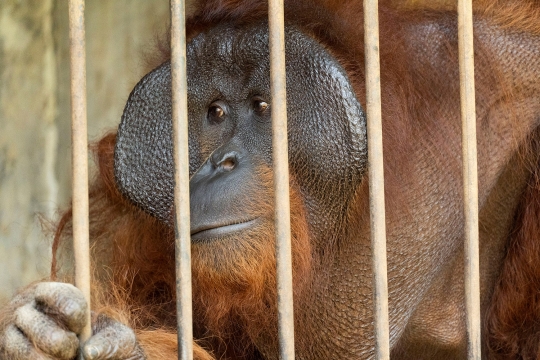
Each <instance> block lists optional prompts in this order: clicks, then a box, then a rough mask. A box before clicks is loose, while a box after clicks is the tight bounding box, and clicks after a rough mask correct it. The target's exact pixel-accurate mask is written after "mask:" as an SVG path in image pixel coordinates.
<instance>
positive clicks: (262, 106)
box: [253, 98, 269, 114]
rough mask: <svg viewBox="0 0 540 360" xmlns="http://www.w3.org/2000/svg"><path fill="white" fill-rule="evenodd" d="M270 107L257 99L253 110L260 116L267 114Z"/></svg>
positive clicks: (254, 101)
mask: <svg viewBox="0 0 540 360" xmlns="http://www.w3.org/2000/svg"><path fill="white" fill-rule="evenodd" d="M268 106H269V105H268V103H267V102H266V101H264V100H262V99H258V98H256V99H255V100H253V109H254V110H255V111H256V112H258V113H259V114H262V113H263V112H265V111H266V109H267V108H268Z"/></svg>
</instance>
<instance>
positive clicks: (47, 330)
mask: <svg viewBox="0 0 540 360" xmlns="http://www.w3.org/2000/svg"><path fill="white" fill-rule="evenodd" d="M15 325H16V326H17V327H18V328H19V329H20V330H21V331H22V332H23V333H24V335H26V337H27V338H28V340H29V341H30V342H31V343H33V344H34V345H35V346H36V347H38V348H39V349H40V350H41V351H43V352H44V353H45V354H47V355H52V356H54V358H57V359H65V360H69V359H73V358H74V357H75V355H76V354H77V349H78V348H79V339H78V338H77V335H76V334H75V333H73V332H71V331H66V330H64V329H62V328H61V327H60V326H58V324H56V322H55V321H54V320H53V319H51V318H50V317H49V316H47V315H45V314H43V313H42V312H40V311H38V310H36V309H35V308H34V304H33V303H30V304H26V305H24V306H22V307H20V308H18V309H17V310H16V311H15Z"/></svg>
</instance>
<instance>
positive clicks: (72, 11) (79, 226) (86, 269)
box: [69, 0, 92, 342]
mask: <svg viewBox="0 0 540 360" xmlns="http://www.w3.org/2000/svg"><path fill="white" fill-rule="evenodd" d="M69 46H70V62H71V141H72V153H71V156H72V171H73V173H72V191H73V194H72V195H73V200H72V208H73V250H74V256H75V285H76V286H77V287H78V288H79V289H80V290H81V291H82V293H83V295H84V298H85V299H86V302H87V304H88V309H89V310H90V246H89V245H90V241H89V236H90V235H89V220H88V138H87V119H86V44H85V29H84V0H70V1H69ZM91 335H92V327H91V320H90V311H88V313H87V317H86V325H85V327H84V328H83V330H82V331H81V334H80V340H81V341H82V342H84V341H86V340H87V339H88V338H89V337H90V336H91Z"/></svg>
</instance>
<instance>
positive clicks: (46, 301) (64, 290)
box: [35, 282, 88, 333]
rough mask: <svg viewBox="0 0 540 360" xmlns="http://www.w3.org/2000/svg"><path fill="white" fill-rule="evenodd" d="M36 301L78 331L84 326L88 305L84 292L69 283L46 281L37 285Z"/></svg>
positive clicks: (46, 310) (58, 319)
mask: <svg viewBox="0 0 540 360" xmlns="http://www.w3.org/2000/svg"><path fill="white" fill-rule="evenodd" d="M35 298H36V302H37V303H38V304H39V305H40V306H43V307H44V311H45V312H48V313H51V316H53V315H52V314H54V317H55V318H56V320H57V321H59V322H61V323H63V324H64V325H65V326H66V327H67V328H68V329H70V330H72V331H74V332H76V333H78V332H80V330H81V329H82V328H83V327H84V324H85V319H86V314H87V311H88V305H87V303H86V300H85V299H84V296H83V294H82V293H81V291H80V290H79V289H77V288H76V287H75V286H73V285H71V284H67V283H57V282H44V283H40V284H39V285H38V286H37V287H36V291H35Z"/></svg>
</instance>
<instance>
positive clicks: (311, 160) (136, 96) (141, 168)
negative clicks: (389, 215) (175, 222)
mask: <svg viewBox="0 0 540 360" xmlns="http://www.w3.org/2000/svg"><path fill="white" fill-rule="evenodd" d="M286 48H287V59H286V60H287V62H286V63H287V91H288V98H287V103H288V104H287V105H288V121H289V159H290V166H291V173H292V175H293V176H295V177H296V179H297V180H298V182H299V185H300V188H301V189H302V193H303V194H304V196H305V199H306V203H307V204H308V207H309V208H310V209H312V210H313V211H312V212H311V214H313V215H314V216H319V215H321V214H323V216H324V217H327V218H328V220H330V219H331V220H335V219H336V218H338V217H339V216H340V215H341V213H342V211H341V208H337V207H335V204H342V206H346V205H347V202H348V199H349V198H350V195H351V192H352V191H353V190H354V189H355V188H356V187H357V185H358V183H359V181H360V179H361V175H362V173H363V171H364V168H365V165H366V154H367V148H366V128H365V118H364V113H363V111H362V108H361V106H360V104H359V102H358V100H357V99H356V96H355V94H354V92H353V90H352V88H351V85H350V84H349V81H348V79H347V76H346V74H345V73H344V71H343V69H342V68H341V66H340V65H339V64H338V62H337V61H336V60H335V59H334V58H333V57H332V56H331V55H330V54H329V53H328V52H327V51H326V50H325V49H324V48H322V47H321V45H320V44H319V43H317V42H315V41H314V40H313V39H311V38H310V37H308V36H306V35H304V34H302V33H300V32H299V31H298V30H296V29H295V28H288V29H287V32H286ZM187 57H188V62H187V64H188V69H187V71H188V111H189V152H190V155H189V157H190V175H193V174H194V173H195V172H196V171H199V172H198V173H197V175H196V176H195V177H193V178H192V180H191V183H190V188H191V193H192V194H191V214H192V215H191V216H192V218H193V220H192V229H193V228H195V227H197V226H202V225H201V224H199V222H204V223H206V222H212V221H217V220H216V218H218V217H223V216H225V217H230V219H229V220H230V221H235V219H236V218H238V219H239V218H240V217H241V215H240V214H235V213H234V211H233V213H231V211H232V206H231V205H228V204H230V203H234V204H241V203H242V200H243V199H242V194H243V192H245V191H244V190H245V189H246V187H248V186H249V184H250V183H252V182H253V181H256V179H255V178H254V176H255V175H254V174H253V171H254V169H255V167H256V166H257V164H261V163H262V164H265V165H268V166H271V162H272V156H271V151H272V147H271V120H270V114H271V108H272V106H271V99H270V83H269V54H268V33H267V24H260V25H257V26H253V27H251V28H248V29H242V31H238V30H234V29H232V28H230V27H227V26H226V25H224V26H219V27H216V28H214V29H212V30H211V31H210V32H208V33H204V34H200V35H198V36H197V37H195V38H194V39H193V40H192V41H191V42H190V43H189V45H188V49H187ZM170 87H171V84H170V64H169V63H165V64H163V65H162V66H160V67H159V68H157V69H156V70H154V71H153V72H151V73H150V74H148V75H147V76H146V77H145V78H143V79H142V80H141V82H140V83H139V84H138V85H137V87H136V88H135V89H134V90H133V92H132V94H131V96H130V98H129V101H128V104H127V106H126V109H125V111H124V115H123V117H122V123H121V125H120V128H119V131H118V138H117V139H118V140H117V146H116V153H115V173H116V178H117V183H118V186H119V188H120V189H121V191H122V192H123V193H124V194H125V195H126V196H127V197H128V198H129V199H130V200H132V201H133V202H134V203H135V204H137V205H138V206H140V207H141V208H142V209H143V210H145V211H147V212H149V213H150V214H152V215H154V216H156V217H157V218H158V219H160V220H162V221H166V222H169V223H170V222H171V220H172V209H173V186H174V184H173V159H172V138H171V132H172V125H171V90H170ZM258 99H261V100H263V101H265V102H267V103H268V104H270V105H269V108H268V110H267V111H265V112H264V113H258V112H257V111H256V110H254V108H253V106H254V105H253V104H254V101H256V100H258ZM213 103H217V104H218V105H220V106H221V107H222V108H223V111H224V115H223V117H222V118H220V119H219V121H214V120H213V119H211V118H210V117H209V115H208V114H209V108H210V107H211V104H213ZM231 149H234V150H231ZM230 151H232V152H233V153H234V154H233V155H234V156H235V157H236V158H237V160H238V164H237V165H238V166H237V167H235V169H234V170H233V171H229V172H226V173H220V175H219V176H218V175H216V174H214V175H212V177H211V179H210V178H208V177H206V178H204V177H202V176H201V175H202V172H206V173H208V174H210V173H209V172H211V169H212V168H215V165H214V166H211V165H208V162H209V161H211V159H209V156H210V154H212V153H214V155H213V156H214V157H216V156H218V157H219V156H221V155H222V154H225V153H229V152H230ZM220 154H221V155H220ZM205 161H206V164H207V165H204V164H205ZM214 162H215V161H214ZM205 166H206V167H207V169H206V168H205ZM299 172H302V175H301V176H296V175H299ZM306 172H307V173H309V174H307V173H306ZM314 184H317V187H320V186H325V187H327V188H328V191H326V192H320V191H318V189H314V188H313V185H314ZM331 193H332V194H334V196H333V197H329V194H331ZM332 204H334V208H333V209H332V207H331V206H332ZM323 209H324V211H323ZM328 209H332V211H330V212H329V211H328ZM209 211H210V212H213V214H209V213H208V212H209ZM204 217H207V218H213V219H202V218H204ZM222 220H223V221H225V222H227V221H229V220H225V219H222ZM319 220H321V218H320V217H319Z"/></svg>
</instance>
